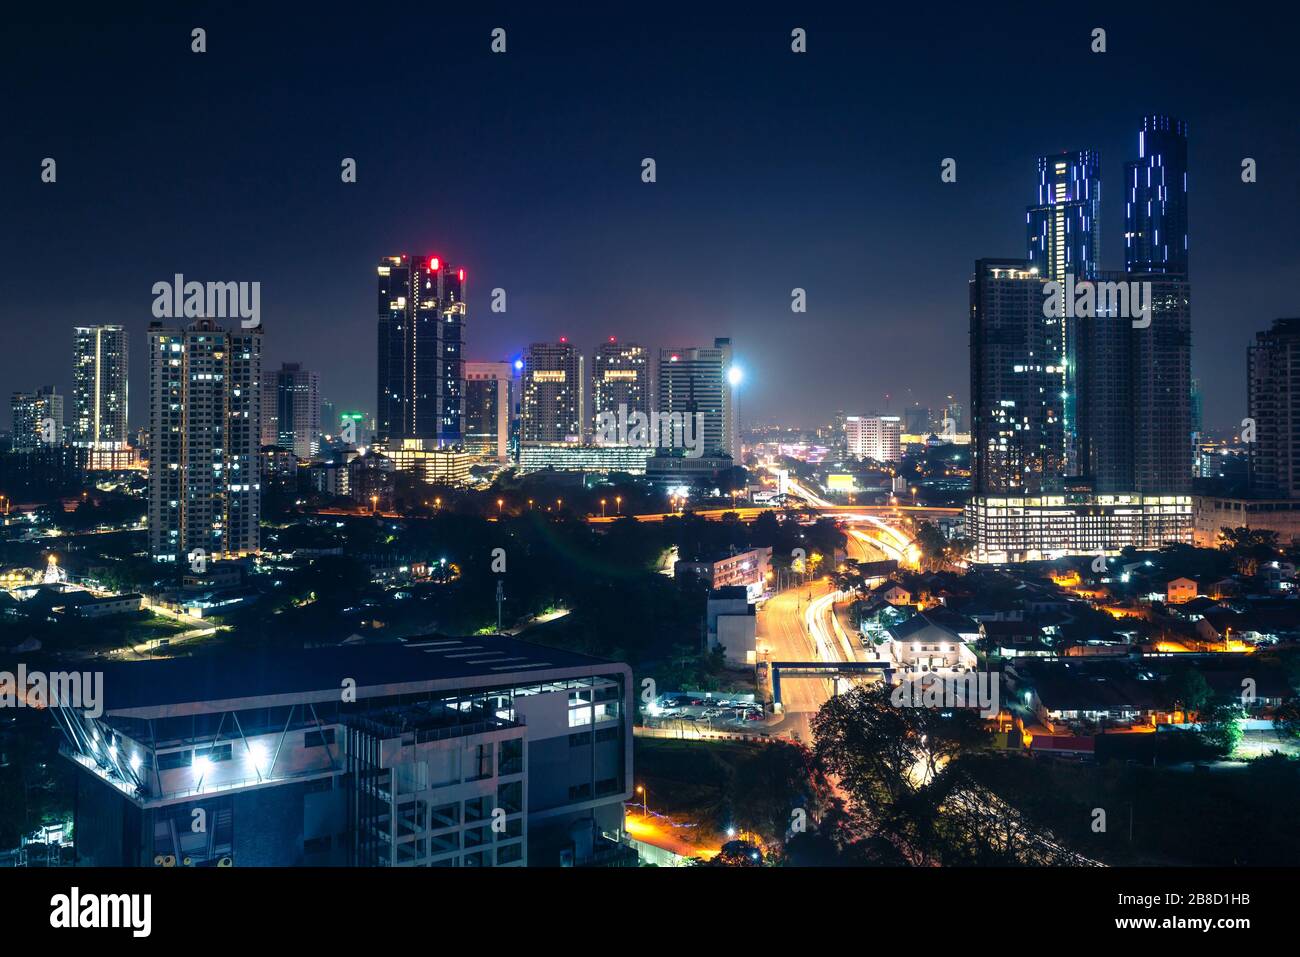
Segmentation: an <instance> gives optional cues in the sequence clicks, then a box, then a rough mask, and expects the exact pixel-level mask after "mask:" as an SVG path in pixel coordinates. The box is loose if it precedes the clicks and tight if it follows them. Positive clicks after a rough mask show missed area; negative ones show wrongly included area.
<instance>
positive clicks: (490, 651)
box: [100, 635, 626, 717]
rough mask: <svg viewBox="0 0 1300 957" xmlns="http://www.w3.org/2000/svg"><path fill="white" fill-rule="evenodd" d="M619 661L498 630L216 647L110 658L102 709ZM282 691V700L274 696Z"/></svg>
mask: <svg viewBox="0 0 1300 957" xmlns="http://www.w3.org/2000/svg"><path fill="white" fill-rule="evenodd" d="M624 668H626V665H620V664H617V663H615V662H609V661H605V660H604V659H601V658H594V657H591V656H589V655H582V654H577V653H576V652H571V651H564V650H561V649H557V648H545V647H542V646H540V645H534V644H529V643H528V642H524V641H519V640H518V639H515V638H506V637H502V636H495V635H493V636H487V637H469V638H449V637H444V636H440V635H431V636H428V637H423V638H416V639H412V640H410V641H403V642H389V643H384V644H361V645H339V646H334V647H328V648H310V649H289V650H274V651H272V650H263V651H258V652H244V651H229V650H225V651H221V652H218V653H214V654H210V655H196V656H193V657H187V658H168V659H160V660H155V661H139V662H107V663H105V664H103V665H102V666H100V670H102V671H103V673H104V685H103V688H104V694H103V699H104V700H103V708H104V711H105V712H106V713H109V714H124V715H131V716H135V717H147V716H150V713H153V712H157V713H158V715H159V716H161V715H163V714H178V713H201V712H206V711H217V710H231V709H236V710H237V709H241V708H245V707H258V706H271V705H273V704H284V703H288V701H290V700H292V699H300V700H312V701H321V700H327V699H329V698H336V697H337V696H338V695H339V694H340V693H341V689H342V688H343V687H344V681H346V680H349V679H350V680H351V681H353V682H355V688H356V694H357V697H358V698H365V697H373V696H377V695H390V694H402V693H412V694H418V693H420V692H421V691H430V690H439V689H444V688H447V689H456V688H472V687H473V688H479V687H494V686H504V685H509V684H511V683H514V682H518V681H521V680H522V681H524V682H527V681H529V680H553V679H555V678H557V677H576V676H578V675H581V674H592V673H596V672H599V671H601V670H602V669H607V670H609V671H616V670H619V669H624ZM276 699H279V700H276Z"/></svg>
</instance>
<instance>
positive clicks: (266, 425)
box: [262, 362, 320, 459]
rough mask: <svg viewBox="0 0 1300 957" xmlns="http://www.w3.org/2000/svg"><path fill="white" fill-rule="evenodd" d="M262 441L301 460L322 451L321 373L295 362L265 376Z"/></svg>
mask: <svg viewBox="0 0 1300 957" xmlns="http://www.w3.org/2000/svg"><path fill="white" fill-rule="evenodd" d="M262 444H263V445H278V446H279V447H280V448H283V449H289V450H290V451H292V452H293V454H294V455H296V456H297V457H298V458H300V459H309V458H311V457H312V456H313V455H315V454H316V453H317V452H319V451H320V373H319V372H310V371H308V370H306V369H304V368H303V367H302V366H301V365H299V364H298V363H296V362H286V363H284V364H283V365H282V366H281V367H280V370H279V371H278V372H268V373H267V374H266V375H265V376H263V378H262Z"/></svg>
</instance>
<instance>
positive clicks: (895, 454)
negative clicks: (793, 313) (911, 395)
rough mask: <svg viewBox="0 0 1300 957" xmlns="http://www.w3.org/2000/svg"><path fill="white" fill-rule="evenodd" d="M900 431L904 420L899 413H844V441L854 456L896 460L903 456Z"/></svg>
mask: <svg viewBox="0 0 1300 957" xmlns="http://www.w3.org/2000/svg"><path fill="white" fill-rule="evenodd" d="M901 433H902V422H901V420H900V419H899V417H898V416H896V415H846V416H845V417H844V444H845V446H846V448H847V450H848V453H849V455H852V456H854V457H855V458H859V459H874V460H875V461H877V462H897V461H898V460H899V459H901V458H902V457H903V449H902V445H901V444H900V441H899V436H900V435H901Z"/></svg>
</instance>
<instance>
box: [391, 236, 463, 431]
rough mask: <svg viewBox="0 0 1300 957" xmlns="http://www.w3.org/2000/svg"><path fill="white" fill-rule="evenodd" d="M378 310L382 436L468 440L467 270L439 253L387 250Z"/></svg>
mask: <svg viewBox="0 0 1300 957" xmlns="http://www.w3.org/2000/svg"><path fill="white" fill-rule="evenodd" d="M378 315H379V369H378V398H379V401H378V424H377V431H378V434H379V436H380V437H382V438H387V439H401V438H417V439H432V440H435V441H436V442H437V443H438V445H439V446H443V445H458V444H460V442H461V439H462V434H463V431H464V407H463V395H464V383H465V360H464V356H463V354H462V343H463V340H464V327H465V270H464V269H458V268H454V267H452V266H449V265H447V263H445V262H443V261H442V260H441V259H439V258H438V257H437V256H426V257H421V258H415V257H412V256H410V255H407V254H402V255H398V256H385V257H384V258H383V259H382V260H380V263H379V302H378Z"/></svg>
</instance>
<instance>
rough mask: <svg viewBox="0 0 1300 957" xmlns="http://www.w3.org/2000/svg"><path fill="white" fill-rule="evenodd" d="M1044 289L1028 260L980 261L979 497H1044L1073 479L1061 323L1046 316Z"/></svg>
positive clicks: (975, 345)
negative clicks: (1067, 447) (1062, 480)
mask: <svg viewBox="0 0 1300 957" xmlns="http://www.w3.org/2000/svg"><path fill="white" fill-rule="evenodd" d="M1043 284H1044V277H1043V276H1041V275H1040V274H1039V273H1037V272H1034V271H1031V267H1030V266H1029V263H1028V262H1026V261H1024V260H1013V259H981V260H979V261H978V262H977V263H976V264H975V276H974V278H973V279H972V280H971V283H970V349H971V474H972V487H973V489H974V491H975V492H976V493H977V494H994V495H1001V494H1011V493H1020V494H1026V493H1027V494H1037V493H1039V492H1042V491H1045V490H1047V489H1049V488H1052V487H1053V486H1054V483H1058V482H1059V479H1060V477H1061V476H1063V475H1064V474H1065V400H1064V392H1065V356H1064V354H1063V339H1062V337H1061V319H1059V318H1053V317H1049V316H1046V315H1044V311H1045V310H1044V309H1043V302H1044V294H1043ZM1056 487H1059V485H1057V486H1056Z"/></svg>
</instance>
